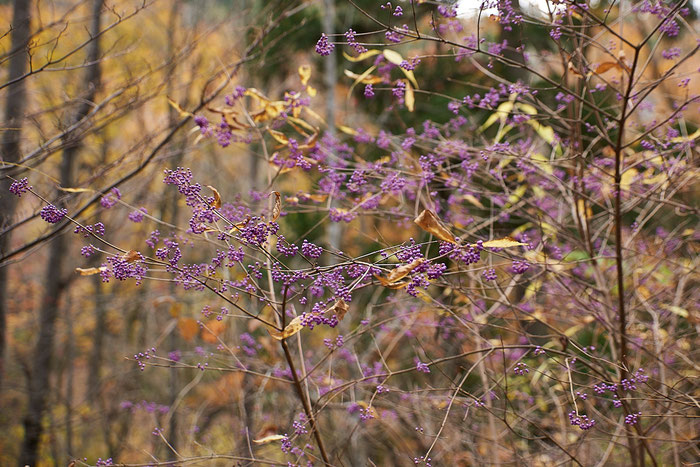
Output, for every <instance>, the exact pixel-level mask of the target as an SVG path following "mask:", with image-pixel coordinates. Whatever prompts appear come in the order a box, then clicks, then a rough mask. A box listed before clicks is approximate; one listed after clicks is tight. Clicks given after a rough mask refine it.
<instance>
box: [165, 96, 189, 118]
mask: <svg viewBox="0 0 700 467" xmlns="http://www.w3.org/2000/svg"><path fill="white" fill-rule="evenodd" d="M168 104H170V106H171V107H172V108H173V109H175V110H177V113H178V114H179V115H180V117H194V114H193V113H192V112H188V111H186V110H184V109H183V108H182V107H180V104H178V103H177V102H175V101H174V100H173V99H172V98H170V97H168Z"/></svg>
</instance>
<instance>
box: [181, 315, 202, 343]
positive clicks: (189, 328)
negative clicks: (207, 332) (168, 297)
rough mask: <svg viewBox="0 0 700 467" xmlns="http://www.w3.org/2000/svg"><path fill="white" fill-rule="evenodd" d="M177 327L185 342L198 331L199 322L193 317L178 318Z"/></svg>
mask: <svg viewBox="0 0 700 467" xmlns="http://www.w3.org/2000/svg"><path fill="white" fill-rule="evenodd" d="M177 329H178V330H179V331H180V335H181V336H182V338H183V339H185V340H186V341H187V342H191V341H192V339H194V336H196V335H197V333H198V332H199V324H197V320H196V319H194V318H180V319H179V320H177Z"/></svg>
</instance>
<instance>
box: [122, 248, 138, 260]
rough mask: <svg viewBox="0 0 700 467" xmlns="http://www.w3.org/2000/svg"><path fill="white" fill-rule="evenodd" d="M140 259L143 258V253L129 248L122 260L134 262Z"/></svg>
mask: <svg viewBox="0 0 700 467" xmlns="http://www.w3.org/2000/svg"><path fill="white" fill-rule="evenodd" d="M139 259H141V253H139V252H138V251H136V250H129V251H127V252H126V253H124V254H123V255H122V261H126V262H127V263H133V262H134V261H137V260H139Z"/></svg>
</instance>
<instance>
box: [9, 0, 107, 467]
mask: <svg viewBox="0 0 700 467" xmlns="http://www.w3.org/2000/svg"><path fill="white" fill-rule="evenodd" d="M101 13H102V0H94V3H93V8H92V21H91V25H90V36H91V37H93V38H95V39H94V40H93V41H92V42H90V44H89V45H88V49H87V63H88V66H87V67H86V68H85V77H84V86H83V88H84V89H86V90H87V92H86V95H85V96H83V99H81V103H80V104H79V105H78V107H77V108H76V111H75V113H74V115H73V117H72V122H71V123H76V122H79V121H81V120H83V118H84V117H85V116H86V115H88V113H89V112H90V110H91V109H92V106H93V102H94V100H95V96H96V94H97V90H98V88H99V86H100V60H99V56H100V42H99V39H97V36H98V35H99V32H100V25H101V21H100V19H101ZM81 143H82V139H81V138H80V137H76V135H74V134H73V133H69V134H68V135H66V138H65V145H64V149H63V154H62V160H61V167H60V181H61V184H62V186H65V187H70V186H71V185H72V181H73V171H74V167H75V162H76V159H77V156H78V152H79V151H80V148H81ZM65 202H66V200H65V199H63V200H62V201H59V205H63V204H65ZM66 245H67V238H66V236H65V235H58V236H57V237H56V238H55V239H54V240H53V241H52V243H51V246H50V248H49V260H48V264H47V268H46V279H45V281H44V286H45V289H44V294H43V297H42V300H41V304H40V307H41V309H40V315H39V337H38V339H37V343H36V349H35V351H34V358H33V362H34V366H33V368H32V370H31V372H30V374H29V387H28V393H29V404H28V407H27V414H26V416H25V419H24V430H25V433H24V441H23V443H22V452H21V454H20V465H21V466H23V465H36V462H37V459H38V454H39V440H40V438H41V434H42V431H43V428H42V418H43V416H44V413H45V411H46V406H47V400H48V396H49V392H50V391H49V389H50V388H49V376H50V371H51V364H52V357H53V346H54V341H55V333H56V318H57V315H58V309H59V308H58V302H59V299H60V297H61V294H62V293H63V291H64V290H65V286H66V282H65V278H63V277H62V275H61V270H62V269H63V266H64V260H65V258H66V253H65V249H66Z"/></svg>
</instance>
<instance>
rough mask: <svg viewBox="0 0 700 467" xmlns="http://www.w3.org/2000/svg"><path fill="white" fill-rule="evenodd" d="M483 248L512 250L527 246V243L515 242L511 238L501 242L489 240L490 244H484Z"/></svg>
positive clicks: (500, 240) (503, 239) (502, 239)
mask: <svg viewBox="0 0 700 467" xmlns="http://www.w3.org/2000/svg"><path fill="white" fill-rule="evenodd" d="M482 246H483V247H485V248H510V247H514V246H527V243H522V242H519V241H517V240H513V239H512V238H510V237H505V238H501V239H499V240H489V241H488V242H484V243H482Z"/></svg>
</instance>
